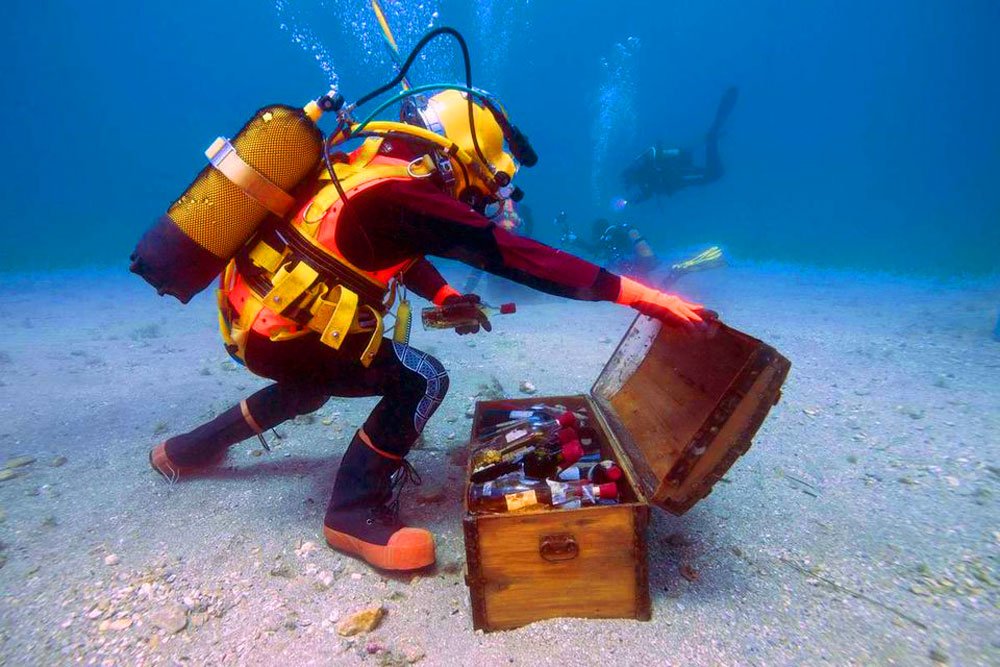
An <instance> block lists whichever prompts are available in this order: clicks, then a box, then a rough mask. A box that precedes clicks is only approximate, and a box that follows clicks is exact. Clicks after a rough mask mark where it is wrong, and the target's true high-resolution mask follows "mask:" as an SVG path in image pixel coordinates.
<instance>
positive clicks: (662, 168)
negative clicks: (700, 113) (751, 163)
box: [622, 86, 739, 203]
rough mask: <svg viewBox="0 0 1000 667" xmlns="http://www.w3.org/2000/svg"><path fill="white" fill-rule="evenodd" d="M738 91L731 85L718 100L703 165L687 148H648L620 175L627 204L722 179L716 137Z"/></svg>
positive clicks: (707, 133)
mask: <svg viewBox="0 0 1000 667" xmlns="http://www.w3.org/2000/svg"><path fill="white" fill-rule="evenodd" d="M738 97H739V89H738V88H737V87H736V86H730V87H729V88H727V89H726V92H725V93H723V95H722V99H721V100H719V106H718V109H717V110H716V112H715V120H714V121H713V122H712V125H711V126H710V127H709V128H708V132H706V133H705V165H704V166H703V167H699V166H697V165H695V164H694V157H693V151H692V150H691V149H688V148H667V147H665V146H664V144H663V142H662V141H658V142H657V143H656V144H655V145H653V146H650V147H649V148H648V149H646V150H645V151H643V152H642V153H641V154H640V155H639V156H638V157H636V158H635V159H634V160H633V161H632V163H631V164H630V165H629V166H628V167H626V168H625V170H624V171H623V172H622V178H623V180H624V182H625V186H626V188H627V192H628V196H627V199H628V201H630V202H632V203H638V202H641V201H645V200H647V199H650V198H652V197H654V196H659V195H668V196H669V195H672V194H674V193H675V192H677V191H679V190H683V189H684V188H686V187H689V186H692V185H708V184H709V183H714V182H715V181H717V180H719V179H720V178H722V174H723V173H724V169H723V167H722V160H721V159H720V158H719V135H720V134H721V131H722V127H723V126H724V125H725V123H726V120H727V119H728V118H729V114H730V113H732V111H733V108H734V107H735V106H736V100H737V98H738Z"/></svg>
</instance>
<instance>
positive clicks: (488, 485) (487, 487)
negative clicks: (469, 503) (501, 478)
mask: <svg viewBox="0 0 1000 667" xmlns="http://www.w3.org/2000/svg"><path fill="white" fill-rule="evenodd" d="M492 493H493V482H483V495H484V496H488V495H491V494H492Z"/></svg>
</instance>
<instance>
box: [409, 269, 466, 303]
mask: <svg viewBox="0 0 1000 667" xmlns="http://www.w3.org/2000/svg"><path fill="white" fill-rule="evenodd" d="M403 284H404V285H406V287H407V288H408V289H410V290H412V291H413V292H414V293H416V294H417V295H418V296H422V297H423V298H425V299H427V300H428V301H431V302H433V303H434V305H436V306H440V305H441V304H443V303H444V301H445V299H447V298H448V297H449V296H455V295H458V294H460V292H459V291H458V290H457V289H455V288H454V287H452V286H451V285H449V284H448V281H447V280H445V279H444V276H442V275H441V272H440V271H438V270H437V267H435V266H434V265H433V264H431V263H430V262H429V261H427V258H426V257H421V258H420V259H418V260H417V261H416V262H414V263H413V265H411V266H410V268H408V269H407V270H406V271H404V272H403Z"/></svg>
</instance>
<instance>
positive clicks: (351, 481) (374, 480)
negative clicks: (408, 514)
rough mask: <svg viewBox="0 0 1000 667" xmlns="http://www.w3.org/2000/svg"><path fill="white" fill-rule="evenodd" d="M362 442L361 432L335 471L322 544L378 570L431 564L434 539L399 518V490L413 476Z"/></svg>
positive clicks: (403, 462)
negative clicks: (324, 542)
mask: <svg viewBox="0 0 1000 667" xmlns="http://www.w3.org/2000/svg"><path fill="white" fill-rule="evenodd" d="M367 440H368V438H367V436H366V435H364V432H363V431H359V432H358V434H357V435H355V436H354V439H353V440H351V444H350V445H349V446H348V448H347V452H346V453H345V454H344V459H343V461H341V464H340V469H339V470H338V471H337V480H336V482H335V483H334V486H333V496H332V497H331V498H330V505H329V506H328V507H327V510H326V517H325V519H324V520H323V535H324V537H325V538H326V542H327V544H329V545H330V546H331V547H333V548H334V549H336V550H338V551H342V552H344V553H346V554H350V555H352V556H357V557H358V558H361V559H362V560H364V561H366V562H367V563H368V564H370V565H372V566H374V567H377V568H380V569H383V570H419V569H421V568H425V567H428V566H430V565H433V564H434V560H435V556H434V536H433V535H432V534H431V533H430V531H428V530H424V529H423V528H411V527H409V526H407V525H405V524H404V523H403V522H402V521H401V520H400V518H399V492H400V491H401V490H402V487H403V486H404V485H405V484H406V482H407V481H409V480H413V481H414V482H415V483H417V484H419V483H420V478H419V476H417V475H416V473H415V471H414V470H413V468H412V467H411V466H410V464H409V463H408V462H406V460H405V459H403V457H401V456H394V455H392V454H390V453H388V452H384V451H382V450H379V449H377V448H376V447H375V446H374V445H372V444H371V442H369V441H367ZM394 491H395V493H394Z"/></svg>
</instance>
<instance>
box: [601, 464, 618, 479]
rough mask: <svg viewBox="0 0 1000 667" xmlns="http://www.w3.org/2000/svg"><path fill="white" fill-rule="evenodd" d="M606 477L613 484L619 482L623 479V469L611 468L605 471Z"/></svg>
mask: <svg viewBox="0 0 1000 667" xmlns="http://www.w3.org/2000/svg"><path fill="white" fill-rule="evenodd" d="M604 476H605V477H606V478H607V479H609V480H611V481H612V482H617V481H618V480H620V479H621V478H622V469H621V468H619V467H618V466H611V467H610V468H605V469H604Z"/></svg>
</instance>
